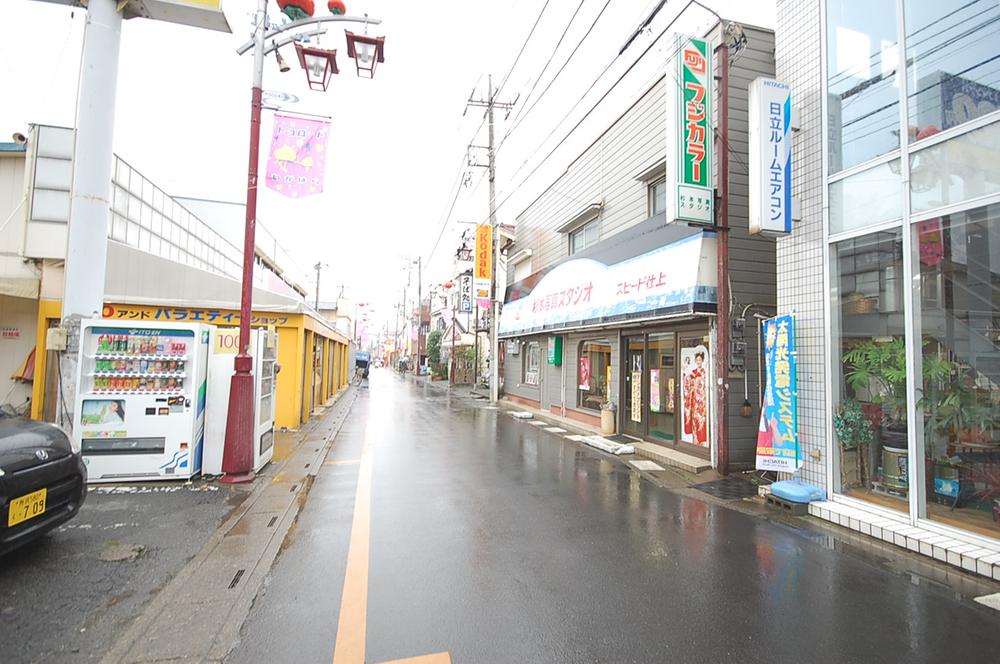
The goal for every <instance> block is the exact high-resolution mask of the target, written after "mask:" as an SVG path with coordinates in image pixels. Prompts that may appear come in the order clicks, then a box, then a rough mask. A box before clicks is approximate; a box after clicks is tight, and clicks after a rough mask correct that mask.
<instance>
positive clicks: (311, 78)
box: [295, 42, 340, 90]
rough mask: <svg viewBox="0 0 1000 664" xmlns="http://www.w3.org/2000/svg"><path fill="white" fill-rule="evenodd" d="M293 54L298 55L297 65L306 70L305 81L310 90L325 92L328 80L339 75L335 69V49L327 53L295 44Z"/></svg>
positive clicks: (321, 49) (338, 71) (324, 50)
mask: <svg viewBox="0 0 1000 664" xmlns="http://www.w3.org/2000/svg"><path fill="white" fill-rule="evenodd" d="M295 52H296V53H298V54H299V64H300V65H302V68H303V69H305V70H306V80H307V81H308V82H309V88H310V89H312V90H326V89H327V87H329V85H330V78H332V76H333V75H334V74H339V73H340V70H339V69H337V50H336V49H334V50H332V51H328V50H326V49H323V48H315V47H312V46H303V45H302V44H301V43H300V42H295Z"/></svg>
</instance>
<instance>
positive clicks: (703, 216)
mask: <svg viewBox="0 0 1000 664" xmlns="http://www.w3.org/2000/svg"><path fill="white" fill-rule="evenodd" d="M679 40H680V44H679V45H678V48H677V57H676V65H675V66H676V67H677V71H676V74H675V75H671V76H670V77H669V78H674V79H675V80H676V81H677V85H675V86H670V87H672V88H673V90H674V91H673V93H672V94H669V95H667V137H668V145H667V154H668V155H676V156H675V157H674V158H675V159H676V160H677V161H676V162H675V166H674V167H672V168H670V167H668V168H667V178H668V179H669V186H668V187H667V189H668V191H667V206H668V217H667V220H668V221H684V222H694V223H701V224H711V223H713V222H714V221H715V214H714V198H715V193H714V191H713V189H712V140H713V139H712V124H711V119H712V95H713V91H712V80H713V79H712V77H713V72H712V50H711V48H710V47H709V44H708V42H707V41H706V40H704V39H694V38H690V37H685V36H680V37H679Z"/></svg>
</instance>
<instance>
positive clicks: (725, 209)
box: [715, 33, 745, 475]
mask: <svg viewBox="0 0 1000 664" xmlns="http://www.w3.org/2000/svg"><path fill="white" fill-rule="evenodd" d="M715 50H716V53H718V57H717V58H716V62H717V63H718V67H719V74H718V76H716V80H717V81H718V87H719V92H718V94H717V95H716V98H717V99H718V104H719V106H718V123H719V126H718V127H717V128H716V131H715V136H716V150H715V151H716V154H717V155H719V162H718V163H719V165H718V169H719V172H718V182H719V201H718V205H717V206H716V208H715V209H716V231H718V240H717V243H718V254H719V255H718V261H717V264H718V267H717V270H718V274H717V275H716V276H717V281H718V298H717V302H718V304H717V309H718V310H717V313H716V317H715V325H716V334H715V339H716V346H717V348H716V351H715V375H716V379H717V380H716V399H715V400H716V403H717V404H718V407H717V408H716V411H717V412H716V415H717V419H716V431H717V433H716V436H717V439H718V441H719V455H718V467H717V470H718V471H719V474H721V475H726V474H727V473H728V472H729V150H728V146H729V39H728V37H727V36H726V35H725V33H723V37H722V43H721V44H720V45H719V46H718V47H716V49H715ZM744 380H745V378H744Z"/></svg>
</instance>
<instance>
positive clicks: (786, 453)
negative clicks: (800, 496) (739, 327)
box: [757, 314, 802, 473]
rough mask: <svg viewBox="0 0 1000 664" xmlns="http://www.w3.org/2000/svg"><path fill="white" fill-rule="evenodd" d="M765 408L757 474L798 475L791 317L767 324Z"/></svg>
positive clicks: (796, 411)
mask: <svg viewBox="0 0 1000 664" xmlns="http://www.w3.org/2000/svg"><path fill="white" fill-rule="evenodd" d="M762 335H763V337H764V368H765V381H766V382H765V385H764V404H763V407H762V408H761V412H760V426H759V428H758V431H757V470H774V471H781V472H788V473H791V472H795V471H796V470H798V469H799V468H800V467H801V466H802V457H801V451H800V450H799V423H798V391H797V387H796V366H795V365H796V359H797V358H796V350H795V318H794V317H793V316H792V315H791V314H785V315H782V316H776V317H774V318H769V319H768V320H765V321H764V322H763V326H762Z"/></svg>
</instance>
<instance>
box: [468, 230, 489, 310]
mask: <svg viewBox="0 0 1000 664" xmlns="http://www.w3.org/2000/svg"><path fill="white" fill-rule="evenodd" d="M473 276H474V283H473V290H475V292H476V299H477V300H488V299H490V297H491V296H492V292H493V291H492V288H491V285H492V284H491V280H492V276H493V227H492V226H490V225H489V224H479V225H478V226H476V256H475V265H474V269H473Z"/></svg>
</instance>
